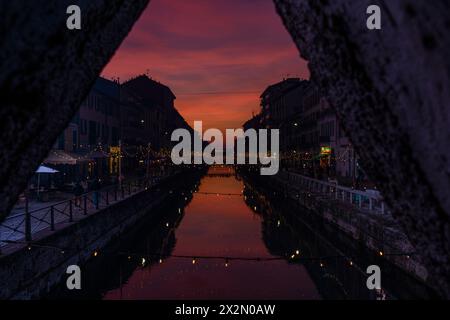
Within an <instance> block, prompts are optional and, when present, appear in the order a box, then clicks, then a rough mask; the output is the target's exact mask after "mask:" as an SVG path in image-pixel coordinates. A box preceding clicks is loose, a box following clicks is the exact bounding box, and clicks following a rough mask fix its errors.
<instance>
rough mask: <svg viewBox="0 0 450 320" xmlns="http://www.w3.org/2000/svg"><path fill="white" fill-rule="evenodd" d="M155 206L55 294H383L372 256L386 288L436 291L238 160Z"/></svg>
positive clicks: (419, 294)
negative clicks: (238, 170)
mask: <svg viewBox="0 0 450 320" xmlns="http://www.w3.org/2000/svg"><path fill="white" fill-rule="evenodd" d="M256 185H258V184H256ZM269 187H270V186H269ZM148 216H149V218H148V219H147V220H146V221H143V222H142V223H140V225H139V226H137V227H136V228H135V229H134V230H131V231H129V232H127V233H126V234H123V235H120V237H119V238H118V240H116V241H115V242H114V243H112V244H110V245H109V246H107V247H106V248H105V249H103V250H101V251H99V252H98V254H97V255H96V257H93V258H92V259H90V260H89V261H88V262H87V263H86V265H84V266H83V267H82V270H83V274H82V286H83V289H82V290H80V291H70V292H69V291H68V290H67V289H66V288H65V286H64V285H61V286H60V288H59V289H58V290H55V291H54V292H52V294H51V295H50V298H55V297H59V298H82V299H87V298H90V299H376V298H377V297H380V294H379V293H376V292H374V291H372V290H368V289H367V286H366V280H367V277H368V275H367V274H366V268H367V266H368V265H371V264H377V265H379V266H380V268H381V269H382V271H383V274H382V275H383V277H382V287H383V293H384V295H385V297H386V298H388V299H390V298H402V299H408V298H428V297H430V292H429V290H428V289H427V288H426V287H424V286H422V285H421V284H418V283H417V281H415V280H414V279H412V278H411V277H409V276H407V275H405V274H403V273H402V272H401V271H400V270H397V269H396V268H395V267H392V266H390V265H389V264H388V263H387V262H386V261H385V260H384V259H381V258H380V257H377V255H373V254H371V253H370V252H368V251H367V250H366V249H365V248H364V247H362V246H361V245H359V244H358V243H356V242H355V241H353V240H352V239H347V238H346V237H345V236H344V235H342V232H339V231H337V230H336V229H334V228H333V227H332V226H329V225H327V224H326V223H324V222H323V221H321V220H320V219H318V217H317V216H316V215H315V214H312V213H311V212H307V211H306V210H305V209H302V208H299V207H298V206H296V205H295V206H294V205H293V204H291V203H290V202H289V201H287V200H286V199H284V198H282V197H281V196H279V195H277V192H276V191H274V190H270V188H268V187H267V186H266V187H265V188H263V189H261V188H260V187H258V188H256V187H255V183H254V182H253V183H249V181H244V180H243V179H241V178H240V177H239V176H238V175H235V173H234V171H232V169H231V168H210V169H209V171H208V174H207V175H206V176H204V177H203V178H201V180H200V182H198V181H194V182H193V183H192V184H191V185H190V184H189V183H188V187H187V188H186V189H185V190H176V191H175V190H174V191H173V194H172V199H171V201H170V203H169V204H168V205H167V206H165V207H164V208H162V209H161V210H158V211H157V212H152V213H149V215H148ZM350 257H351V258H350ZM235 258H238V259H235ZM253 258H255V259H256V260H247V259H253ZM272 259H274V260H272Z"/></svg>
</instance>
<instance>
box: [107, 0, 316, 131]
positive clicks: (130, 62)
mask: <svg viewBox="0 0 450 320" xmlns="http://www.w3.org/2000/svg"><path fill="white" fill-rule="evenodd" d="M138 74H148V75H149V76H151V77H152V78H153V79H155V80H157V81H160V82H161V83H164V84H165V85H167V86H169V87H170V88H171V89H172V91H173V92H174V94H175V95H176V97H177V99H176V100H175V107H176V108H177V110H178V111H179V112H180V113H181V115H182V116H183V117H184V118H185V119H186V121H187V122H188V123H189V125H191V126H192V124H193V121H194V120H202V121H203V122H204V123H205V127H206V128H218V129H221V130H224V129H225V128H239V127H241V126H242V124H243V123H244V122H245V121H246V120H248V119H249V118H250V117H251V116H252V113H257V112H259V96H260V94H261V92H262V91H263V90H264V89H265V88H266V87H267V86H268V85H270V84H272V83H275V82H278V81H280V80H282V79H283V78H284V77H287V76H291V77H300V78H309V71H308V69H307V66H306V62H305V61H304V60H302V59H301V58H300V57H299V54H298V51H297V48H296V47H295V45H294V43H293V42H292V40H291V38H290V36H289V34H288V32H287V31H286V30H285V28H284V26H283V25H282V22H281V19H280V18H279V17H278V15H277V14H276V12H275V9H274V5H273V3H272V2H271V1H269V0H267V1H240V0H228V1H227V0H215V1H207V0H197V1H195V2H189V3H186V1H182V0H170V1H158V0H153V1H151V3H150V4H149V6H148V8H147V9H146V11H145V12H144V13H143V14H142V16H141V18H140V19H139V21H138V22H137V23H136V24H135V26H134V28H133V30H132V31H131V32H130V34H129V35H128V37H127V38H126V39H125V41H124V42H123V43H122V45H121V47H120V48H119V50H118V51H117V52H116V54H115V55H114V57H113V58H112V60H111V61H110V63H109V64H108V65H107V66H106V68H105V69H104V70H103V73H102V76H104V77H106V78H110V79H111V78H117V77H119V78H120V80H121V81H122V82H123V81H125V80H127V79H129V78H131V77H133V76H136V75H138Z"/></svg>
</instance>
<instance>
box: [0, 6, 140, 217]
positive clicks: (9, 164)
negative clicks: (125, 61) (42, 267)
mask: <svg viewBox="0 0 450 320" xmlns="http://www.w3.org/2000/svg"><path fill="white" fill-rule="evenodd" d="M148 1H149V0H96V1H92V0H75V1H73V0H70V1H69V0H46V1H29V0H15V1H11V0H0V13H1V19H0V48H1V50H0V104H1V107H0V163H1V165H0V220H2V218H3V217H4V216H5V214H6V213H7V212H8V211H9V209H10V208H11V206H12V205H13V204H14V203H15V201H16V199H17V197H18V195H19V193H20V192H22V190H23V189H24V188H25V186H26V182H27V180H28V179H29V178H30V177H31V176H32V174H33V172H34V171H35V170H36V168H37V167H38V165H39V164H40V162H41V161H42V160H43V159H44V158H45V156H46V154H47V153H48V151H49V150H50V148H51V146H52V145H53V143H54V142H55V140H56V138H57V136H58V135H59V134H60V133H61V132H62V131H63V129H64V128H65V127H66V126H67V124H68V121H69V120H70V119H71V118H72V116H73V115H74V113H75V112H76V110H77V109H78V108H79V106H80V104H81V102H82V100H83V99H84V98H85V96H86V95H87V93H88V92H89V89H90V87H91V85H93V83H94V81H95V79H96V78H97V76H98V75H99V73H100V72H101V70H102V68H103V67H104V66H105V65H106V63H107V62H108V61H109V59H110V58H111V56H112V55H113V54H114V52H115V50H116V49H117V48H118V46H119V45H120V43H121V42H122V40H123V39H124V38H125V36H126V35H127V34H128V32H129V31H130V29H131V27H132V26H133V24H134V22H135V21H136V20H137V19H138V17H139V15H140V13H141V12H142V11H143V10H144V9H145V7H146V5H147V3H148ZM70 4H77V5H79V6H80V8H81V13H82V14H81V25H82V29H81V30H68V29H67V27H66V19H67V17H68V16H69V15H68V14H66V9H67V7H68V6H69V5H70Z"/></svg>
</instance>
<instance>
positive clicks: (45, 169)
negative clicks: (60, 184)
mask: <svg viewBox="0 0 450 320" xmlns="http://www.w3.org/2000/svg"><path fill="white" fill-rule="evenodd" d="M57 172H59V171H58V170H55V169H52V168H49V167H46V166H39V168H38V169H37V170H36V173H37V174H38V181H37V196H38V198H39V185H40V182H41V173H50V174H53V173H57Z"/></svg>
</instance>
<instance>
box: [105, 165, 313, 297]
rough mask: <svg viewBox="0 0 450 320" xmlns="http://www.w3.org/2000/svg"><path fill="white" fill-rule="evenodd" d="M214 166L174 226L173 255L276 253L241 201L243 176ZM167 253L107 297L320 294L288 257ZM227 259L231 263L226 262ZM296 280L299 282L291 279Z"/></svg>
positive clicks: (259, 224)
mask: <svg viewBox="0 0 450 320" xmlns="http://www.w3.org/2000/svg"><path fill="white" fill-rule="evenodd" d="M217 170H218V169H213V171H210V172H209V175H207V176H206V177H204V178H203V179H202V181H201V183H200V186H199V189H198V193H196V194H195V195H194V197H193V199H192V201H191V202H190V203H189V204H188V205H187V206H186V208H185V217H184V218H183V220H182V222H181V223H180V225H179V227H178V228H177V230H176V238H177V241H176V246H175V248H174V250H173V252H172V254H173V255H181V256H183V255H187V256H193V257H201V256H231V257H261V258H264V257H272V256H273V255H272V254H271V253H270V252H269V251H268V249H267V247H266V246H265V245H264V242H263V241H262V239H261V218H260V217H259V216H258V215H257V214H255V212H254V211H253V210H251V209H250V208H249V207H248V206H247V205H246V203H245V202H244V201H243V195H242V191H243V187H244V185H243V182H242V181H240V180H238V179H236V178H235V176H234V175H231V176H226V175H225V174H226V173H227V172H226V171H225V172H220V171H217ZM192 262H193V261H192V259H180V258H173V257H169V258H168V259H166V260H164V262H163V263H161V264H157V265H154V266H152V267H144V268H142V267H139V268H137V269H136V270H135V271H134V272H133V274H132V275H131V277H130V278H129V279H128V281H127V282H126V283H124V284H123V285H122V286H121V287H120V288H117V289H115V290H111V291H108V292H107V293H106V294H105V296H104V298H105V299H120V298H123V299H269V298H278V299H293V298H308V299H315V298H319V297H320V296H319V294H318V291H317V289H316V287H315V285H314V283H313V281H312V279H311V278H310V276H309V275H308V272H307V270H306V269H305V268H304V267H303V266H298V265H292V264H290V263H288V262H287V261H284V260H281V261H270V262H267V261H235V260H230V261H226V260H224V259H211V260H209V259H208V260H206V259H201V258H196V259H195V264H194V263H192ZM226 264H228V266H226ZM293 283H295V284H296V285H292V284H293Z"/></svg>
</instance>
